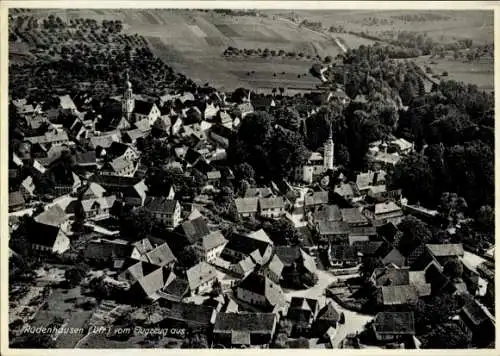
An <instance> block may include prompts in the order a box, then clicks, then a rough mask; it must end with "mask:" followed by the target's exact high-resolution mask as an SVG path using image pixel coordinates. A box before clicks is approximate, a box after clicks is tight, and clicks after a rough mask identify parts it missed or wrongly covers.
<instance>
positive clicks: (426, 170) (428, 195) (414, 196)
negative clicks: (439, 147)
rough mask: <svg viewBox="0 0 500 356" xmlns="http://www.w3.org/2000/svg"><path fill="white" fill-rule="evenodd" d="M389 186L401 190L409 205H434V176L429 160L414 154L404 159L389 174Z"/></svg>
mask: <svg viewBox="0 0 500 356" xmlns="http://www.w3.org/2000/svg"><path fill="white" fill-rule="evenodd" d="M389 186H390V187H391V188H394V189H396V188H400V189H402V191H403V195H404V196H405V197H406V198H407V199H408V201H409V203H411V204H415V203H422V204H424V205H428V204H432V202H433V201H434V200H435V195H434V194H435V193H434V188H435V185H434V175H433V172H432V169H431V166H430V165H429V161H428V158H427V157H426V156H424V155H422V154H418V153H414V154H410V155H409V156H407V157H404V158H403V159H402V160H401V161H400V162H398V163H397V164H396V166H395V167H394V169H393V170H392V171H391V172H389Z"/></svg>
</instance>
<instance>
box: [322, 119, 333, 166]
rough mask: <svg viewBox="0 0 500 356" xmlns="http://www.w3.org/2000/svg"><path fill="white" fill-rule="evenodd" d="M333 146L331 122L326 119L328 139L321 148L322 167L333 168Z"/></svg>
mask: <svg viewBox="0 0 500 356" xmlns="http://www.w3.org/2000/svg"><path fill="white" fill-rule="evenodd" d="M333 147H334V145H333V135H332V124H331V122H330V120H328V139H327V140H326V142H325V146H324V150H323V167H324V169H325V170H332V169H333Z"/></svg>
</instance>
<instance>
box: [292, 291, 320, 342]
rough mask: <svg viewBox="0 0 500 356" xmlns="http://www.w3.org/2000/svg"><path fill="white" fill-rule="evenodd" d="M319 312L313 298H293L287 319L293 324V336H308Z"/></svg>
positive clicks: (317, 303) (315, 300)
mask: <svg viewBox="0 0 500 356" xmlns="http://www.w3.org/2000/svg"><path fill="white" fill-rule="evenodd" d="M318 311H319V302H318V300H317V299H313V298H302V297H292V300H291V301H290V306H289V307H288V311H287V314H286V318H287V319H288V320H290V321H291V322H292V335H296V336H297V335H305V336H308V335H309V333H310V332H311V328H312V326H313V323H314V321H315V319H316V316H317V314H318Z"/></svg>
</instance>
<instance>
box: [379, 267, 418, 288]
mask: <svg viewBox="0 0 500 356" xmlns="http://www.w3.org/2000/svg"><path fill="white" fill-rule="evenodd" d="M373 277H374V278H375V285H376V286H387V285H391V286H400V285H407V284H410V270H409V269H408V268H393V267H381V268H375V270H374V271H373Z"/></svg>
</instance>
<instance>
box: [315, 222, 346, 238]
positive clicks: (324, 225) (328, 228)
mask: <svg viewBox="0 0 500 356" xmlns="http://www.w3.org/2000/svg"><path fill="white" fill-rule="evenodd" d="M318 231H319V234H320V235H344V234H348V233H349V225H348V224H347V223H346V222H345V221H319V222H318Z"/></svg>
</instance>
